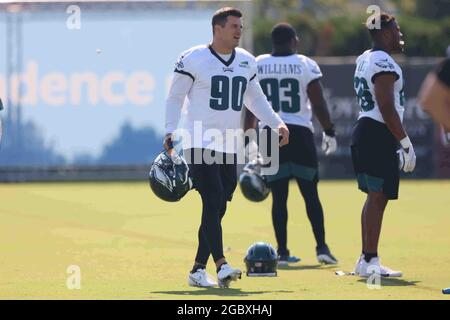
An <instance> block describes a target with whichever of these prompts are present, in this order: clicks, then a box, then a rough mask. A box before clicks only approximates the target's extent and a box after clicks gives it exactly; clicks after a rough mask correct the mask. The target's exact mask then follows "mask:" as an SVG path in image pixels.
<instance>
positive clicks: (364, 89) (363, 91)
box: [353, 50, 405, 123]
mask: <svg viewBox="0 0 450 320" xmlns="http://www.w3.org/2000/svg"><path fill="white" fill-rule="evenodd" d="M383 73H392V74H395V76H396V78H397V81H396V82H395V85H394V96H395V110H396V111H397V113H398V115H399V117H400V120H401V121H403V112H404V110H405V108H404V103H405V95H404V91H403V88H404V81H403V73H402V69H400V66H399V65H398V64H397V63H396V62H395V61H394V59H392V57H391V56H390V55H389V54H388V53H386V52H385V51H382V50H367V51H366V52H364V53H363V54H362V55H360V56H359V57H358V58H357V59H356V70H355V77H354V79H353V86H354V88H355V91H356V96H357V99H358V104H359V106H360V107H361V111H360V112H359V117H358V119H360V118H363V117H369V118H372V119H374V120H377V121H379V122H382V123H384V120H383V116H382V115H381V112H380V108H379V107H378V103H377V100H376V98H375V84H374V82H373V81H374V76H375V75H379V74H383Z"/></svg>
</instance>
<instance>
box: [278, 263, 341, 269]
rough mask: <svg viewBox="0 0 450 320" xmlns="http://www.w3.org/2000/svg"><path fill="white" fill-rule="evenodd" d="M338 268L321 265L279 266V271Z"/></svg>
mask: <svg viewBox="0 0 450 320" xmlns="http://www.w3.org/2000/svg"><path fill="white" fill-rule="evenodd" d="M332 268H336V266H332V265H321V264H313V265H309V266H308V265H287V266H278V270H317V269H324V270H327V269H332Z"/></svg>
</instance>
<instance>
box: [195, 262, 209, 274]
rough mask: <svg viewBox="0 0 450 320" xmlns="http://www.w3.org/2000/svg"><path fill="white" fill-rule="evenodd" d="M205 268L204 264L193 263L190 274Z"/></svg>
mask: <svg viewBox="0 0 450 320" xmlns="http://www.w3.org/2000/svg"><path fill="white" fill-rule="evenodd" d="M205 268H206V266H205V265H204V264H200V263H194V266H193V267H192V270H191V273H195V272H197V271H198V270H199V269H205Z"/></svg>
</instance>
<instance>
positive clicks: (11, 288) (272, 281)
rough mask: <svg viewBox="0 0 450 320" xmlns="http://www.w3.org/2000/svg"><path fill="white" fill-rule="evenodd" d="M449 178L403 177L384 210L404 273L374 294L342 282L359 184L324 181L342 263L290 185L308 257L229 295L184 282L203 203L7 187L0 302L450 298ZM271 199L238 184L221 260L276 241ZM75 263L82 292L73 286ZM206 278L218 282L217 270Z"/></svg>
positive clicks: (390, 250) (385, 242) (135, 188)
mask: <svg viewBox="0 0 450 320" xmlns="http://www.w3.org/2000/svg"><path fill="white" fill-rule="evenodd" d="M449 190H450V181H449V180H444V181H402V182H401V186H400V200H398V201H394V202H391V203H390V204H389V205H388V208H387V211H386V214H385V219H384V228H383V232H382V239H381V248H380V255H381V258H382V262H385V263H386V264H387V265H388V266H390V267H392V268H394V269H400V270H402V271H403V272H404V278H403V279H402V280H393V279H391V280H383V281H382V283H381V284H382V288H381V289H380V290H369V289H368V288H367V286H366V283H365V280H361V279H360V278H357V277H353V276H342V277H338V276H336V275H335V274H334V271H335V270H344V271H350V270H351V269H352V268H353V266H354V263H355V260H356V259H357V257H358V255H359V253H360V211H361V207H362V204H363V201H364V194H362V193H361V192H359V191H357V190H356V183H355V182H354V181H323V182H321V183H320V184H319V192H320V195H321V198H322V204H323V207H324V211H325V219H326V231H327V242H328V243H329V245H330V248H331V249H332V252H333V253H334V254H335V255H336V257H337V258H338V259H339V260H340V264H339V266H337V267H322V266H319V265H318V264H317V261H316V259H315V250H314V247H315V244H314V240H313V235H312V232H311V227H310V225H309V222H308V220H307V217H306V213H305V209H304V204H303V199H302V198H301V197H300V195H299V192H298V189H297V187H296V185H291V187H290V198H289V210H290V211H289V213H290V216H289V227H288V239H289V240H288V244H289V248H290V249H291V252H292V253H293V254H295V255H297V256H300V257H301V258H302V259H303V260H302V261H301V262H300V264H298V265H297V266H296V267H291V268H290V269H282V270H279V275H278V277H276V278H247V277H246V276H243V278H242V280H241V281H239V282H236V283H233V284H232V287H231V288H230V289H209V290H206V289H196V288H191V287H189V286H188V285H187V274H188V271H189V269H190V268H191V267H192V262H193V261H192V259H193V256H194V254H195V249H196V247H195V246H196V238H197V228H198V224H199V221H200V205H201V203H200V199H199V196H198V194H197V193H196V192H190V193H189V194H188V195H187V196H186V198H184V199H183V200H182V201H181V202H179V203H176V204H173V203H172V204H171V203H164V202H162V201H160V200H158V199H157V198H155V197H154V196H153V194H152V193H151V191H150V188H149V187H148V184H147V183H145V182H136V183H132V182H130V183H60V184H58V183H47V184H37V183H31V184H1V185H0V194H1V195H2V203H1V208H0V252H1V253H0V274H1V277H0V299H263V300H265V299H270V300H271V299H447V300H450V295H443V294H442V293H441V289H442V288H444V287H450V249H449V248H450V232H449V230H450V197H449V196H448V195H449ZM270 206H271V200H270V199H268V200H266V201H264V202H263V203H258V204H256V203H250V202H248V201H246V200H244V198H243V197H242V195H241V193H240V191H239V189H238V190H237V192H236V194H235V197H234V200H233V202H232V203H231V205H230V206H229V209H228V212H227V215H226V216H225V218H224V223H223V227H224V247H225V254H226V256H227V257H228V260H229V261H230V263H231V264H232V265H233V266H235V267H241V268H242V269H244V268H245V265H244V263H243V258H244V255H245V252H246V249H247V248H248V246H249V245H251V244H252V243H253V242H255V241H257V240H263V241H267V242H270V243H272V244H273V245H275V244H276V243H275V238H274V234H273V230H272V225H271V217H270ZM69 265H78V266H79V267H80V268H81V289H80V290H69V289H67V287H66V280H67V277H68V276H69V275H68V274H67V273H66V270H67V267H68V266H69ZM208 271H209V272H210V273H211V274H213V275H215V272H214V269H213V267H212V266H209V267H208Z"/></svg>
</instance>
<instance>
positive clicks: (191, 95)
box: [166, 45, 282, 153]
mask: <svg viewBox="0 0 450 320" xmlns="http://www.w3.org/2000/svg"><path fill="white" fill-rule="evenodd" d="M175 72H176V73H178V74H182V75H183V76H182V78H183V79H182V80H183V81H184V82H183V83H181V82H180V77H178V78H177V77H176V76H175V77H174V79H175V81H176V82H177V83H176V84H175V85H174V82H173V83H172V89H171V92H170V93H169V99H171V98H172V97H175V96H177V92H176V91H177V90H178V91H180V90H181V91H182V89H183V87H186V86H187V88H188V89H187V90H188V91H187V92H186V93H182V95H184V94H186V100H185V104H184V119H183V120H184V121H183V122H182V123H183V125H182V129H184V130H185V131H186V132H189V134H190V136H191V138H190V139H185V138H184V137H183V148H207V149H212V150H216V151H221V152H227V153H235V152H236V148H235V147H236V146H235V145H233V143H234V142H232V140H231V139H227V133H233V132H234V133H236V132H238V131H239V130H242V128H241V114H242V112H241V111H242V108H243V105H244V101H245V104H246V105H247V106H251V110H252V112H253V113H255V112H256V113H255V114H258V115H259V116H261V117H262V118H264V119H265V120H266V121H268V123H269V125H270V126H271V127H275V128H277V126H278V125H279V124H280V123H282V122H281V120H280V118H279V117H278V116H277V115H276V114H275V113H274V112H273V111H272V110H271V108H270V105H269V104H268V102H267V99H266V98H265V97H264V94H263V92H262V90H261V88H260V86H259V84H258V79H257V66H256V60H255V57H254V56H253V55H252V54H250V53H249V52H247V51H246V50H244V49H241V48H236V49H234V50H233V52H232V54H231V56H230V58H229V60H228V61H225V60H224V59H223V58H222V57H221V56H220V55H219V54H217V53H216V52H215V51H214V50H213V49H212V48H211V46H208V45H201V46H196V47H193V48H191V49H189V50H187V51H185V52H183V53H182V54H181V57H180V58H179V60H178V62H177V63H176V64H175ZM189 78H191V79H192V80H189V81H188V80H186V79H189ZM260 98H263V99H264V100H263V101H261V99H260ZM255 108H256V109H255ZM167 109H168V113H167V115H168V116H167V117H166V118H167V122H166V130H167V131H168V132H172V131H173V129H175V126H176V122H177V121H176V120H175V119H176V117H175V116H174V115H172V114H171V112H172V111H171V110H174V111H173V112H175V113H177V112H178V111H176V108H173V106H172V104H171V102H170V101H169V103H168V104H167ZM172 118H173V119H174V120H172ZM206 130H208V133H206V134H205V131H206ZM199 134H202V136H200V137H199ZM228 136H229V135H228ZM230 137H231V136H230ZM187 140H190V141H187ZM229 143H230V144H229Z"/></svg>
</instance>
